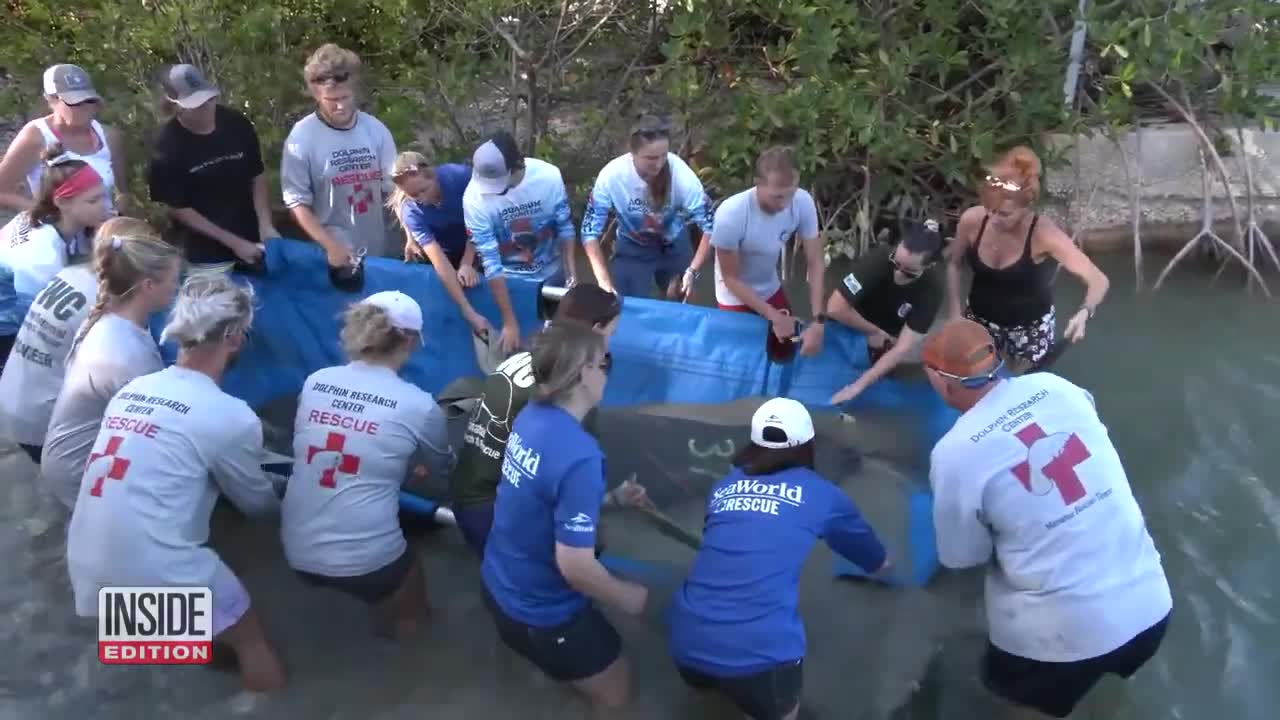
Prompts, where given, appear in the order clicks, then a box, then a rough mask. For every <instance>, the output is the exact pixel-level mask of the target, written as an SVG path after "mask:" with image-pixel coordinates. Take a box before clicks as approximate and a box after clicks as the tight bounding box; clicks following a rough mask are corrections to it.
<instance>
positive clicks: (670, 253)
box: [609, 228, 693, 298]
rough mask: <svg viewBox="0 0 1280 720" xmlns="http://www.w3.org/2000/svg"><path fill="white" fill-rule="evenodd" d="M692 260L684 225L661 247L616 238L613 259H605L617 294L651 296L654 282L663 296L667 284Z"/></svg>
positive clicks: (687, 234) (690, 247) (687, 233)
mask: <svg viewBox="0 0 1280 720" xmlns="http://www.w3.org/2000/svg"><path fill="white" fill-rule="evenodd" d="M692 260H693V245H692V243H691V242H690V240H689V230H688V228H685V230H684V232H682V233H680V237H678V238H676V239H675V241H674V242H672V243H670V244H669V245H663V246H661V247H643V246H640V245H636V244H635V243H633V242H631V241H629V240H624V239H619V241H618V245H617V247H616V248H615V249H614V253H613V260H611V261H610V262H609V274H610V275H611V276H612V277H613V287H614V289H616V290H617V291H618V294H619V295H623V296H629V297H642V298H648V297H652V296H653V286H654V285H655V284H656V285H657V286H658V291H659V292H660V293H662V294H663V296H664V297H665V294H666V292H667V286H668V285H669V284H670V283H671V281H672V280H678V279H679V278H680V276H682V275H683V274H684V271H685V269H686V268H688V267H689V263H690V261H692Z"/></svg>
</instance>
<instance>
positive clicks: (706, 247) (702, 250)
mask: <svg viewBox="0 0 1280 720" xmlns="http://www.w3.org/2000/svg"><path fill="white" fill-rule="evenodd" d="M699 235H700V236H701V237H699V239H698V249H697V250H694V252H693V260H691V261H690V262H689V269H690V270H692V271H694V272H702V266H703V265H705V264H706V263H707V257H708V256H709V255H711V233H709V232H705V231H700V232H699Z"/></svg>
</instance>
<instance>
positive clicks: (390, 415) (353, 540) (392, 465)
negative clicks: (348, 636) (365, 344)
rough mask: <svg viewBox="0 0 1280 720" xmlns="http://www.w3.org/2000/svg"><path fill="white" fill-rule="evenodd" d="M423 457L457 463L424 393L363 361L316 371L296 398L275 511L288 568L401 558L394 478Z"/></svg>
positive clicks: (378, 563) (325, 571)
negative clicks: (285, 474) (285, 476)
mask: <svg viewBox="0 0 1280 720" xmlns="http://www.w3.org/2000/svg"><path fill="white" fill-rule="evenodd" d="M419 462H422V463H424V464H426V465H427V467H428V468H429V470H430V472H432V473H448V472H449V471H450V470H451V469H452V464H453V450H452V448H451V447H450V445H449V436H448V429H447V427H446V421H445V416H444V412H443V411H441V410H440V406H439V405H437V404H436V401H435V399H434V398H432V397H431V395H430V393H427V392H424V391H423V390H421V389H420V388H418V387H416V386H414V385H412V384H410V383H408V382H405V381H404V380H401V379H400V378H399V377H398V376H397V375H396V373H395V372H394V371H392V370H391V369H389V368H386V367H382V366H377V365H370V364H368V363H364V362H353V363H350V364H348V365H342V366H338V367H331V368H325V369H323V370H319V371H317V372H315V373H312V375H311V376H310V377H308V378H307V381H306V383H305V384H304V385H303V388H302V395H301V396H300V397H299V399H298V414H297V417H296V419H295V422H294V436H293V474H292V475H291V476H290V478H289V485H288V488H287V489H286V491H285V497H284V507H283V510H282V513H281V524H280V532H281V537H282V540H283V543H284V551H285V557H286V558H287V559H288V561H289V565H290V567H293V568H294V569H296V570H302V571H305V572H310V573H315V574H317V575H326V576H330V577H351V576H355V575H363V574H365V573H369V572H373V571H374V570H377V569H379V568H381V567H384V566H386V565H387V564H389V563H391V562H392V561H394V560H395V559H396V558H398V557H399V556H400V554H401V553H403V552H404V550H405V539H404V533H403V532H401V530H400V523H399V521H398V519H397V516H398V513H399V509H400V486H401V484H402V483H403V482H404V480H405V478H406V477H407V475H408V472H409V469H410V467H412V466H414V465H416V464H417V463H419Z"/></svg>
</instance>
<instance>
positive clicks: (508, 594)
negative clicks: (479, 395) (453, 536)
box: [480, 402, 605, 627]
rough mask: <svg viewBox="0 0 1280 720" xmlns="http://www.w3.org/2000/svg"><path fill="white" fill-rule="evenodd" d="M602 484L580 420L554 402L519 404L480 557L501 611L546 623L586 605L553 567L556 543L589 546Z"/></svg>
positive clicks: (600, 461) (600, 459) (600, 467)
mask: <svg viewBox="0 0 1280 720" xmlns="http://www.w3.org/2000/svg"><path fill="white" fill-rule="evenodd" d="M604 492H605V473H604V453H603V452H602V451H601V450H600V445H599V443H597V442H596V439H595V438H594V437H592V436H591V434H590V433H588V432H587V431H586V430H585V429H583V427H582V423H580V422H578V420H577V419H576V418H574V417H573V416H572V415H570V414H569V413H567V412H565V411H564V410H563V409H561V408H560V407H558V406H555V405H549V404H545V403H539V402H531V403H529V404H528V405H526V406H525V408H524V409H523V410H521V411H520V414H519V415H518V416H516V421H515V423H513V424H512V427H511V435H510V436H509V437H508V438H507V447H506V450H505V452H504V455H503V458H502V479H501V481H500V482H499V483H498V496H497V499H496V501H495V502H494V507H493V529H492V530H491V531H490V532H489V540H488V542H487V543H486V545H485V549H484V562H483V563H481V565H480V576H481V578H483V580H484V584H485V587H486V588H488V590H489V594H490V595H492V596H493V599H494V600H495V601H496V602H497V604H498V607H500V608H502V610H503V612H505V613H506V614H507V616H508V617H510V618H512V619H513V620H516V621H519V622H522V623H524V624H525V625H531V626H533V627H553V626H556V625H562V624H564V623H566V622H568V621H569V620H570V619H571V618H572V617H573V616H574V615H575V614H577V612H578V611H579V610H581V609H582V608H583V607H585V606H586V604H587V598H586V596H585V595H583V594H582V593H580V592H578V591H577V590H574V589H573V588H571V587H569V584H568V583H567V582H565V579H564V576H563V575H561V574H560V568H559V567H558V566H557V565H556V543H561V544H564V545H569V546H572V547H580V548H594V547H595V543H596V523H597V521H598V520H599V517H600V505H601V503H602V502H603V501H604Z"/></svg>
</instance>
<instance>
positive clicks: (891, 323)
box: [830, 247, 942, 337]
mask: <svg viewBox="0 0 1280 720" xmlns="http://www.w3.org/2000/svg"><path fill="white" fill-rule="evenodd" d="M891 252H893V248H891V247H877V248H872V249H871V250H869V251H867V252H866V253H864V254H863V255H862V257H860V258H858V259H857V261H855V262H849V261H843V262H839V261H837V262H833V263H832V264H831V268H830V273H831V275H832V277H831V282H832V283H833V284H834V286H835V288H836V290H837V291H839V292H840V294H841V295H842V296H844V299H845V301H847V302H848V303H849V305H850V306H851V307H853V309H854V310H857V311H858V314H860V315H862V317H864V318H866V319H867V321H868V322H870V323H871V324H872V325H875V326H876V327H878V328H880V329H881V330H883V331H885V332H887V333H889V334H890V335H892V336H894V337H897V336H898V334H899V333H900V332H902V328H903V326H904V325H905V326H906V327H909V328H911V329H912V330H914V331H916V332H918V333H920V334H921V335H924V334H925V333H928V332H929V326H930V325H932V324H933V319H934V318H935V317H936V316H937V314H938V308H939V307H940V306H941V305H942V278H941V277H940V275H939V271H938V268H937V267H936V266H933V267H930V268H929V269H928V270H926V271H925V273H924V275H921V276H920V277H919V278H917V279H916V280H914V281H912V282H909V283H907V284H905V285H899V284H898V283H897V282H896V281H895V280H894V278H893V274H894V273H893V265H892V264H891V263H890V262H889V254H890V253H891Z"/></svg>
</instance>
